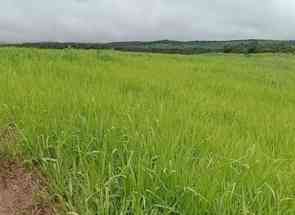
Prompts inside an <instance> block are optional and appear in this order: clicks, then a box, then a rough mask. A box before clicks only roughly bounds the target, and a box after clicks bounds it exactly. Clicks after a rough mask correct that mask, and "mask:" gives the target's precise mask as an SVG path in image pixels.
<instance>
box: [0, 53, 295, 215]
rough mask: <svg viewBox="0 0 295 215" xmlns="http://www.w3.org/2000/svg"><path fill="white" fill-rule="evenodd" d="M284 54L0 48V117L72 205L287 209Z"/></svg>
mask: <svg viewBox="0 0 295 215" xmlns="http://www.w3.org/2000/svg"><path fill="white" fill-rule="evenodd" d="M294 69H295V58H294V56H291V55H257V56H251V57H245V56H243V55H226V56H224V55H199V56H177V55H169V56H167V55H141V54H131V53H117V52H111V51H100V52H96V51H74V50H62V51H57V50H34V49H13V48H11V49H0V74H1V75H0V87H1V89H0V104H1V105H0V119H1V122H0V123H1V125H5V124H6V123H8V122H11V121H13V122H16V124H17V126H18V127H19V128H20V129H21V130H22V132H23V135H24V137H25V139H24V141H23V142H22V143H21V144H20V150H21V151H22V152H23V153H24V154H25V156H26V157H27V158H28V159H29V160H30V161H32V162H34V163H38V164H39V165H40V166H41V168H42V169H43V171H44V172H46V174H47V175H48V177H49V179H50V182H51V189H52V191H54V192H56V195H57V196H58V197H59V198H61V199H62V200H63V201H64V202H65V206H66V207H67V209H68V210H69V211H75V212H77V213H79V214H83V215H90V214H96V213H97V214H177V213H179V214H186V215H189V214H202V215H203V214H219V215H220V214H224V215H227V214H267V215H270V214H294V212H295V202H294V201H295V199H294V198H295V196H294V189H295V182H294V176H295V169H294V165H295V163H294V153H295V144H294V140H295V132H294V127H295V73H294Z"/></svg>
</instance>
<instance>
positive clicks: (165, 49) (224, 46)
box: [5, 40, 295, 54]
mask: <svg viewBox="0 0 295 215" xmlns="http://www.w3.org/2000/svg"><path fill="white" fill-rule="evenodd" d="M5 46H17V47H29V48H31V47H35V48H55V49H65V48H78V49H114V50H120V51H134V52H154V53H179V54H201V53H212V52H224V53H244V54H248V53H264V52H283V53H295V41H278V40H233V41H189V42H180V41H170V40H161V41H153V42H115V43H56V42H51V43H23V44H12V45H7V44H6V45H5Z"/></svg>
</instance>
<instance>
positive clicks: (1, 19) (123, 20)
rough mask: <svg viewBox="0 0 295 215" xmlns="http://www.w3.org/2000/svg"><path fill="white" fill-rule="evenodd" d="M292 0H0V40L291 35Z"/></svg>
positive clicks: (293, 22) (294, 36)
mask: <svg viewBox="0 0 295 215" xmlns="http://www.w3.org/2000/svg"><path fill="white" fill-rule="evenodd" d="M294 11H295V2H294V1H293V0H259V1H257V0H247V1H244V0H183V1H181V0H177V1H176V0H149V1H146V0H125V1H122V0H51V1H45V0H26V1H21V0H1V7H0V41H82V42H102V41H123V40H158V39H173V40H225V39H244V38H266V39H295V28H294V25H295V13H294Z"/></svg>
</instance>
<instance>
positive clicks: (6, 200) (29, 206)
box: [0, 160, 53, 215]
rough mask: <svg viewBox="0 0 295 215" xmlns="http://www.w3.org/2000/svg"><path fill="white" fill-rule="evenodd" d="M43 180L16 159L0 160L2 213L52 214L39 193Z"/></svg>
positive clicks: (41, 189) (0, 209)
mask: <svg viewBox="0 0 295 215" xmlns="http://www.w3.org/2000/svg"><path fill="white" fill-rule="evenodd" d="M42 192H44V188H43V186H42V180H41V179H40V177H38V176H37V175H36V174H34V173H33V172H30V171H28V170H27V169H26V168H25V167H24V166H22V165H21V164H20V163H18V162H16V161H8V160H0V215H25V214H28V215H29V214H30V215H31V214H32V215H52V214H53V210H52V209H51V208H50V207H49V204H45V203H44V202H43V200H42V198H41V196H40V197H38V195H41V194H42Z"/></svg>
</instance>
